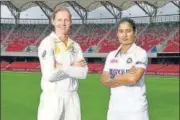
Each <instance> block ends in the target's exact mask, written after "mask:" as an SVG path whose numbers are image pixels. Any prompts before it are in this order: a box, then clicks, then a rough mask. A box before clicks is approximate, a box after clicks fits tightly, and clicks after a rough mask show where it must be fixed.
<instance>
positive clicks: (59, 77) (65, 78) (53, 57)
mask: <svg viewBox="0 0 180 120" xmlns="http://www.w3.org/2000/svg"><path fill="white" fill-rule="evenodd" d="M38 57H39V60H40V65H41V72H42V78H41V88H42V90H43V91H44V92H57V93H60V92H71V91H75V90H77V88H78V79H85V78H86V75H87V72H88V68H87V66H86V67H74V66H71V64H72V63H73V62H74V61H78V60H81V59H84V57H83V53H82V50H81V48H80V46H79V44H78V43H76V42H75V41H73V40H71V39H70V38H69V39H68V43H67V47H66V46H65V44H64V43H63V42H62V41H61V40H60V39H59V38H58V37H57V36H56V34H55V33H54V32H52V33H51V34H50V35H49V36H47V37H46V38H45V39H44V40H42V42H41V44H40V46H39V48H38ZM55 61H56V62H58V63H61V64H62V65H63V67H62V69H61V70H55Z"/></svg>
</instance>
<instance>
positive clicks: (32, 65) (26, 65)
mask: <svg viewBox="0 0 180 120" xmlns="http://www.w3.org/2000/svg"><path fill="white" fill-rule="evenodd" d="M37 69H39V62H13V63H11V64H10V65H9V66H8V67H7V70H24V71H28V70H37Z"/></svg>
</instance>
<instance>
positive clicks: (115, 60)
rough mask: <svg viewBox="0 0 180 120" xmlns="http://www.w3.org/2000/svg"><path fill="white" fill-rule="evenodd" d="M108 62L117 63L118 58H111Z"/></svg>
mask: <svg viewBox="0 0 180 120" xmlns="http://www.w3.org/2000/svg"><path fill="white" fill-rule="evenodd" d="M110 63H118V60H117V59H111V60H110Z"/></svg>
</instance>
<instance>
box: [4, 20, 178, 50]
mask: <svg viewBox="0 0 180 120" xmlns="http://www.w3.org/2000/svg"><path fill="white" fill-rule="evenodd" d="M9 26H11V25H10V24H7V25H5V24H4V25H3V28H4V29H3V30H2V31H1V34H2V37H1V38H2V42H1V44H4V45H5V46H7V47H6V49H5V51H25V50H26V48H28V47H29V46H36V47H37V46H38V43H39V42H40V38H44V37H45V36H46V35H48V34H49V33H50V30H51V29H52V28H51V29H49V30H47V31H45V33H44V34H43V35H42V33H43V32H42V31H44V30H45V29H46V27H47V25H28V24H22V25H17V26H14V27H15V28H14V30H13V32H11V33H10V34H9V35H7V34H8V33H9V31H10V28H11V27H9ZM145 26H148V27H147V29H145V30H143V32H142V33H140V34H138V37H137V40H136V43H137V44H138V45H139V46H141V47H142V48H144V49H145V50H146V51H150V50H151V49H152V48H153V47H154V46H156V47H157V46H158V45H159V46H160V45H161V44H164V45H163V46H162V49H158V52H179V42H180V41H179V31H177V30H179V28H178V26H177V24H176V23H157V24H155V23H154V24H152V25H147V24H146V25H144V27H145ZM157 26H158V27H157ZM73 27H74V28H73ZM72 28H73V29H72V30H73V31H72V32H71V33H72V34H71V36H72V38H73V39H74V40H75V41H76V42H78V43H79V44H80V45H81V47H82V50H83V51H84V52H85V51H86V50H87V49H88V48H90V47H91V46H95V45H97V46H98V50H97V51H95V52H99V53H108V52H109V51H111V50H114V49H116V48H117V47H118V46H119V42H118V40H117V37H116V30H117V29H116V27H115V25H113V24H87V25H86V26H84V27H80V26H78V25H73V26H72ZM77 28H79V29H80V30H79V31H78V32H77ZM137 29H138V30H142V26H140V25H138V28H137ZM74 31H76V32H74ZM174 31H177V32H175V34H174ZM74 33H75V34H74ZM7 36H8V37H7ZM3 40H5V41H3ZM29 48H32V47H29ZM33 49H35V48H33ZM35 50H37V49H35ZM27 51H31V50H27Z"/></svg>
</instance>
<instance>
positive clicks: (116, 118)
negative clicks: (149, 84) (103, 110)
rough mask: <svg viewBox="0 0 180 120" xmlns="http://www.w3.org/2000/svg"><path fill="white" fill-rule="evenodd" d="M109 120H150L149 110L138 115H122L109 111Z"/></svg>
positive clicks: (137, 113)
mask: <svg viewBox="0 0 180 120" xmlns="http://www.w3.org/2000/svg"><path fill="white" fill-rule="evenodd" d="M107 120H149V114H148V110H145V111H143V112H136V113H126V114H120V113H118V112H117V111H111V110H109V111H108V115H107Z"/></svg>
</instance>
